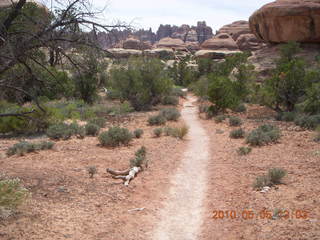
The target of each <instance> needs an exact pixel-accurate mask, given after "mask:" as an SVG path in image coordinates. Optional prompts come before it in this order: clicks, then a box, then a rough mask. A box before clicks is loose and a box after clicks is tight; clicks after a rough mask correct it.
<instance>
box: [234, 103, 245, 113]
mask: <svg viewBox="0 0 320 240" xmlns="http://www.w3.org/2000/svg"><path fill="white" fill-rule="evenodd" d="M232 111H234V112H238V113H243V112H246V111H247V108H246V105H244V104H243V103H241V104H239V105H237V106H236V107H234V108H232Z"/></svg>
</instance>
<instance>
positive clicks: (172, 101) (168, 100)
mask: <svg viewBox="0 0 320 240" xmlns="http://www.w3.org/2000/svg"><path fill="white" fill-rule="evenodd" d="M161 102H162V104H163V105H173V106H177V105H178V104H179V98H178V97H176V96H164V97H163V98H162V101H161Z"/></svg>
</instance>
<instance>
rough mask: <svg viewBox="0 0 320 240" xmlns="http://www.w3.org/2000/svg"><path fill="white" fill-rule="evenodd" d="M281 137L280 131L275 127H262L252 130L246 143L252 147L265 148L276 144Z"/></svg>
mask: <svg viewBox="0 0 320 240" xmlns="http://www.w3.org/2000/svg"><path fill="white" fill-rule="evenodd" d="M280 136H281V132H280V129H279V128H278V127H276V126H273V125H261V126H260V127H258V128H257V129H255V130H252V131H251V132H250V133H249V135H248V136H247V138H246V142H247V143H249V144H250V145H251V146H263V145H266V144H268V143H273V142H276V141H277V140H278V139H279V138H280Z"/></svg>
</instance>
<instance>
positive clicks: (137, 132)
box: [133, 128, 143, 138]
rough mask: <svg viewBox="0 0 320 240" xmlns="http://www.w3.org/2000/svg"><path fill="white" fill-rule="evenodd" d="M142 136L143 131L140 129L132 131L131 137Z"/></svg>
mask: <svg viewBox="0 0 320 240" xmlns="http://www.w3.org/2000/svg"><path fill="white" fill-rule="evenodd" d="M142 135H143V130H142V129H140V128H139V129H136V130H134V132H133V136H134V137H135V138H141V137H142Z"/></svg>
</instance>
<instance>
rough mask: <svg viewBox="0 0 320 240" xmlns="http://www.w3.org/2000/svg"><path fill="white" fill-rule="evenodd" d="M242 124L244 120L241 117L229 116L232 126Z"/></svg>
mask: <svg viewBox="0 0 320 240" xmlns="http://www.w3.org/2000/svg"><path fill="white" fill-rule="evenodd" d="M241 124H242V121H241V119H240V118H239V117H234V116H231V117H230V118H229V125H230V126H234V127H235V126H240V125H241Z"/></svg>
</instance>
